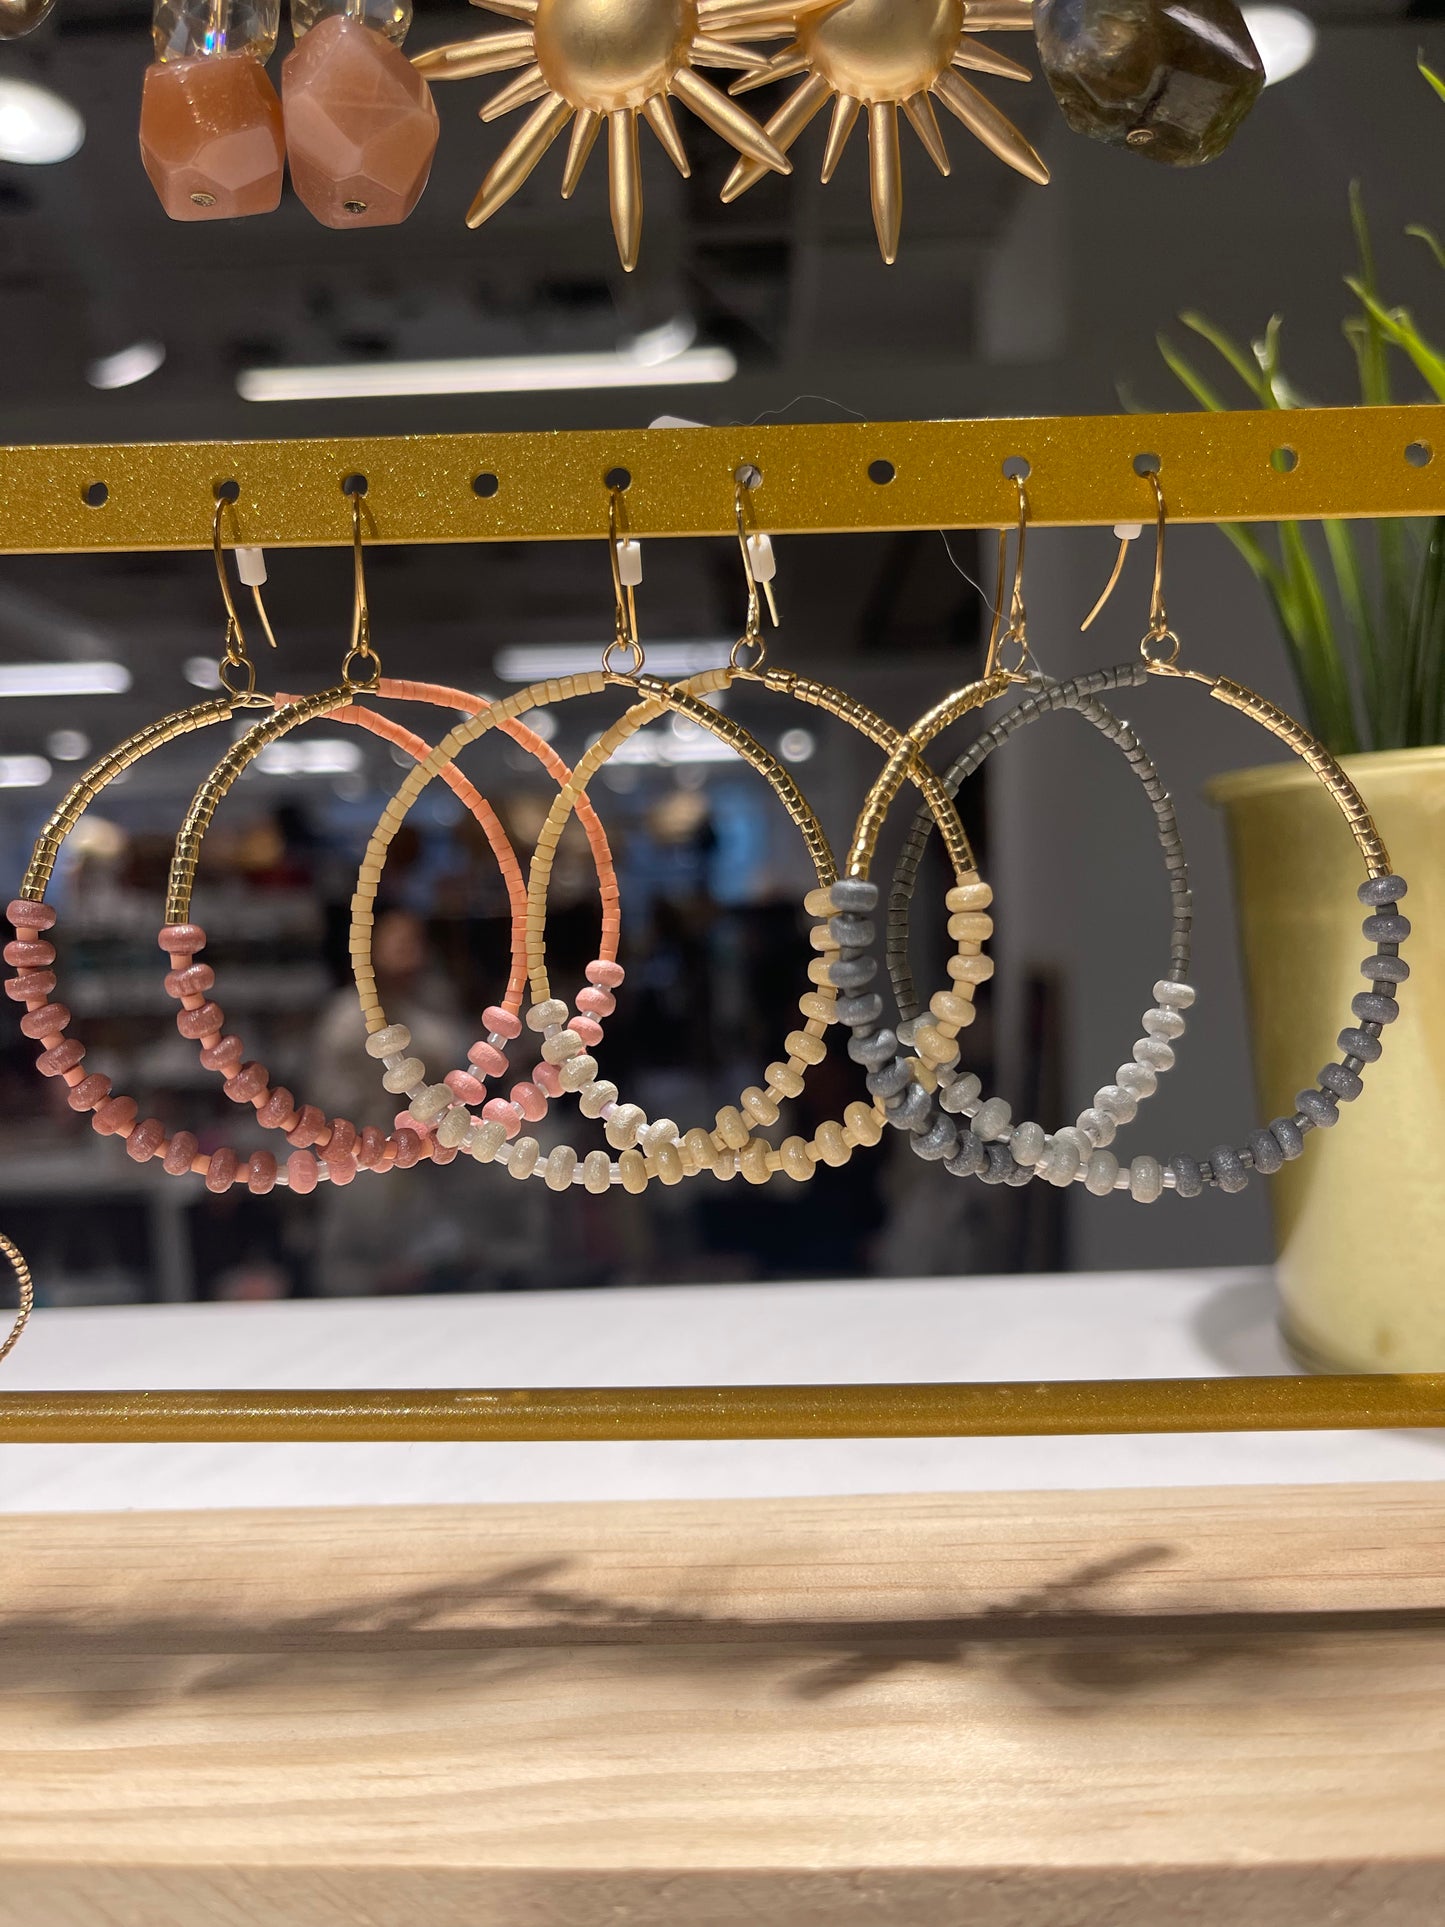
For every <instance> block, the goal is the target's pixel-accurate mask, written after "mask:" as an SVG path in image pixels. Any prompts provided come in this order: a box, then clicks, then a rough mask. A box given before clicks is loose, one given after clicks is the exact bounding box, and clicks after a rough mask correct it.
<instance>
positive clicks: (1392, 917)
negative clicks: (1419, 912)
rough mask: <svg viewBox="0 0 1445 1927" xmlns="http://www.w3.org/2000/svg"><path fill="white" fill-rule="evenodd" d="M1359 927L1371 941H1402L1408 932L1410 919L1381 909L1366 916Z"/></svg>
mask: <svg viewBox="0 0 1445 1927" xmlns="http://www.w3.org/2000/svg"><path fill="white" fill-rule="evenodd" d="M1360 929H1361V932H1362V933H1363V934H1364V936H1365V937H1367V938H1368V939H1369V941H1370V942H1371V943H1404V941H1405V939H1406V938H1407V937H1408V936H1409V934H1410V919H1409V918H1408V917H1402V916H1399V915H1397V914H1396V913H1395V912H1393V911H1383V910H1381V911H1377V912H1376V913H1375V915H1374V916H1372V917H1366V918H1365V921H1364V922H1363V923H1362V924H1361V925H1360Z"/></svg>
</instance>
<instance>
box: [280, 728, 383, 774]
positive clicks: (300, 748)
mask: <svg viewBox="0 0 1445 1927" xmlns="http://www.w3.org/2000/svg"><path fill="white" fill-rule="evenodd" d="M361 764H362V754H361V744H360V743H349V742H347V741H346V739H345V738H344V737H342V736H312V737H309V738H308V739H307V740H305V741H303V742H294V743H271V744H269V745H268V746H267V747H266V748H265V749H263V750H262V751H261V754H260V755H259V756H258V757H257V758H256V767H257V769H259V770H260V771H261V772H262V774H263V775H266V776H352V775H354V774H355V772H356V771H357V770H359V769H360V768H361Z"/></svg>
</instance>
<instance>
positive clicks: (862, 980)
mask: <svg viewBox="0 0 1445 1927" xmlns="http://www.w3.org/2000/svg"><path fill="white" fill-rule="evenodd" d="M877 975H878V964H877V961H876V959H875V958H873V957H839V958H838V959H837V961H836V962H834V963H832V964H830V965H829V966H828V982H829V983H830V984H835V985H836V986H837V988H838V989H839V990H863V989H866V987H867V986H868V985H869V984H871V983H872V981H873V979H874V978H875V977H876V976H877Z"/></svg>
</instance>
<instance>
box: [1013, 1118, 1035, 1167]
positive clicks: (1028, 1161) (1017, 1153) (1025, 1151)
mask: <svg viewBox="0 0 1445 1927" xmlns="http://www.w3.org/2000/svg"><path fill="white" fill-rule="evenodd" d="M1008 1148H1009V1155H1010V1156H1011V1157H1012V1158H1013V1161H1014V1163H1015V1164H1022V1165H1023V1166H1024V1167H1025V1168H1028V1167H1031V1166H1033V1165H1035V1164H1037V1163H1038V1161H1039V1159H1040V1158H1041V1157H1042V1156H1043V1154H1044V1127H1043V1125H1042V1124H1016V1125H1015V1126H1014V1128H1013V1135H1012V1136H1011V1137H1010V1138H1009V1141H1008Z"/></svg>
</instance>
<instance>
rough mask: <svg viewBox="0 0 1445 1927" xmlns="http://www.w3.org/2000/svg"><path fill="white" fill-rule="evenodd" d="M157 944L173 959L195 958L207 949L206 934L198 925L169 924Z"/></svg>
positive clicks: (157, 939)
mask: <svg viewBox="0 0 1445 1927" xmlns="http://www.w3.org/2000/svg"><path fill="white" fill-rule="evenodd" d="M156 942H157V943H158V944H159V945H160V947H161V949H162V950H168V951H169V952H170V953H171V955H172V956H173V957H193V956H195V954H196V952H197V951H198V950H204V949H205V947H206V933H205V931H204V930H203V929H202V928H201V926H200V925H199V924H198V923H168V924H167V925H166V927H165V929H164V930H162V932H161V933H160V935H159V936H158V937H157V938H156Z"/></svg>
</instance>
